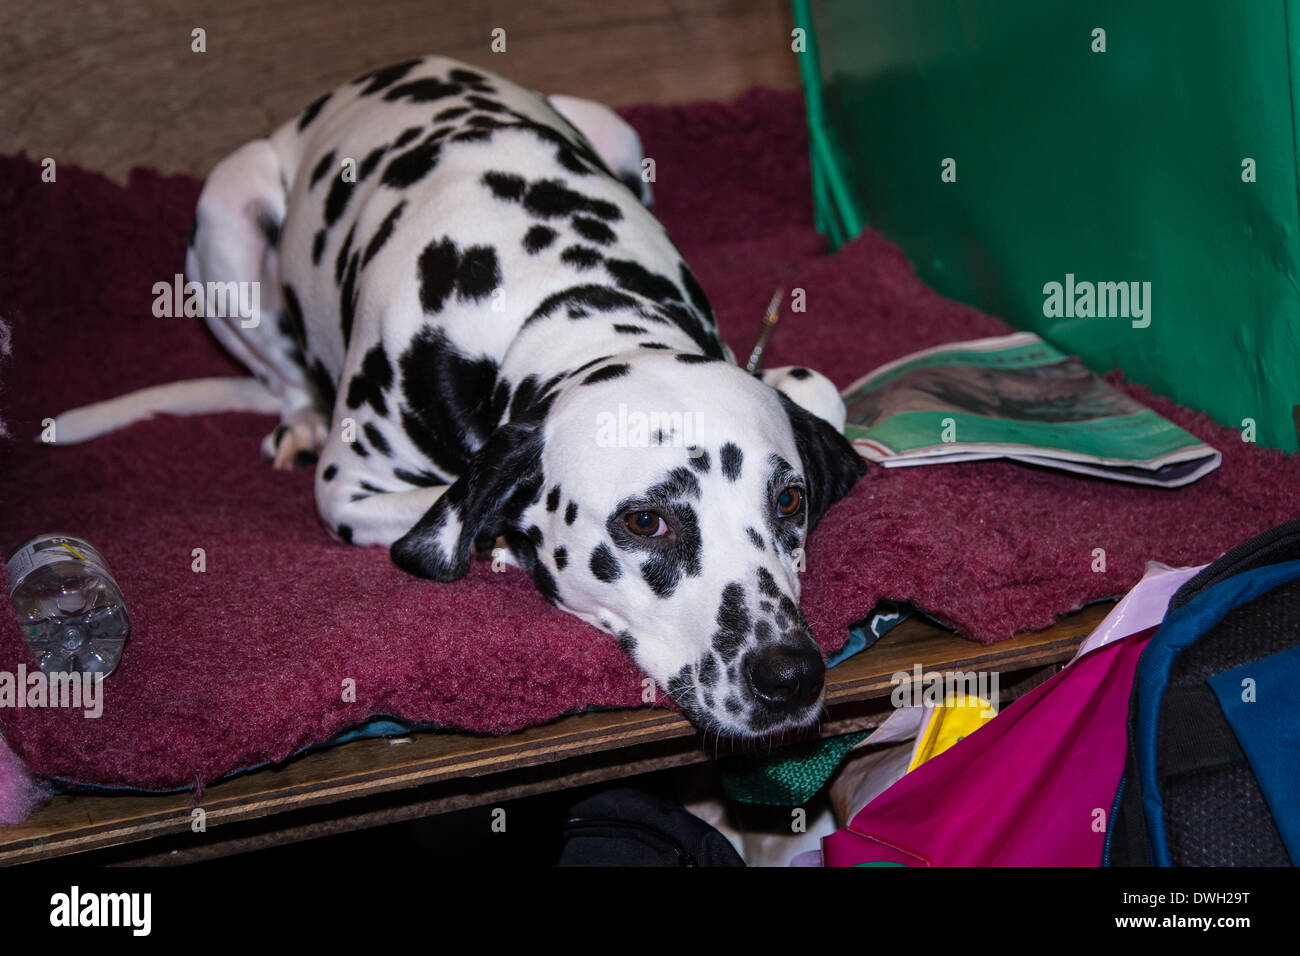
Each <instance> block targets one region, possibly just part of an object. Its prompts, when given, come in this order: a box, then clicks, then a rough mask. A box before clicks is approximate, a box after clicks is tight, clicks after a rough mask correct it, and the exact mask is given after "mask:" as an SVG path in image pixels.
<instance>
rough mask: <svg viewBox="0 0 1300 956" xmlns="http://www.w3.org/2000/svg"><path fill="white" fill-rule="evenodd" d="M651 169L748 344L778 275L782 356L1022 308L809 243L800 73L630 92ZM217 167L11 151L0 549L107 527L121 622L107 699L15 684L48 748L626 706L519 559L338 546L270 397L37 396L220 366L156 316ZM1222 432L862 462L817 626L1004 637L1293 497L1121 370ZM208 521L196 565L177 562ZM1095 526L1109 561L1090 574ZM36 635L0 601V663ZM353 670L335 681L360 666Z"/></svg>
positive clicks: (127, 773) (828, 523)
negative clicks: (264, 402)
mask: <svg viewBox="0 0 1300 956" xmlns="http://www.w3.org/2000/svg"><path fill="white" fill-rule="evenodd" d="M628 115H629V117H630V119H631V120H632V122H633V123H634V124H635V125H636V126H637V127H638V128H639V129H640V130H641V132H642V135H643V137H644V140H645V145H646V149H647V154H648V155H650V156H653V157H654V158H655V160H656V162H657V166H658V182H657V184H656V190H657V210H658V212H659V214H660V215H661V217H662V219H663V220H664V222H665V223H666V225H667V226H668V229H669V231H670V232H671V234H672V235H673V237H674V238H675V239H676V241H677V242H678V244H679V245H680V246H681V248H682V250H683V252H684V253H685V255H686V257H687V259H688V260H689V261H690V263H691V265H692V267H693V268H694V269H695V271H696V273H697V274H698V276H699V278H700V281H701V283H702V284H703V285H704V288H705V290H706V291H707V292H708V294H709V296H710V298H711V299H712V301H713V303H714V306H715V308H716V310H717V313H718V317H719V320H720V322H721V325H722V329H723V331H724V333H725V334H726V337H727V339H728V341H729V342H730V344H731V345H732V347H733V348H734V349H735V350H736V351H737V352H743V350H747V349H748V347H749V345H750V344H751V336H752V335H753V333H754V331H755V329H756V326H757V323H758V320H759V317H760V315H761V313H762V310H763V307H764V305H765V304H766V302H767V300H768V298H769V296H770V295H771V293H772V290H773V288H775V287H776V286H777V285H783V286H785V287H786V288H787V289H790V288H794V287H801V288H803V289H805V290H806V293H807V303H808V311H807V313H806V314H803V315H788V316H787V319H786V321H785V322H784V323H783V325H782V327H781V328H780V330H779V331H778V333H777V335H776V337H775V339H774V341H773V344H772V347H771V350H770V352H769V356H768V361H769V362H770V363H771V364H774V365H778V364H786V363H794V362H798V363H804V364H809V365H813V366H815V367H817V368H819V369H821V370H822V371H824V372H826V373H828V374H829V375H830V376H831V377H832V378H834V379H835V380H836V381H837V382H838V383H839V384H841V385H845V384H847V383H848V382H850V381H851V380H852V379H854V378H856V377H857V376H858V375H860V374H862V373H863V372H866V371H868V370H869V369H871V368H873V367H874V366H876V365H878V364H880V363H882V362H885V361H888V360H890V359H893V358H897V357H898V356H900V355H902V354H904V353H906V352H910V351H912V350H915V349H920V348H924V347H926V346H932V345H938V344H940V343H943V342H948V341H953V340H958V339H968V338H974V337H977V336H984V335H993V334H998V333H1002V332H1005V331H1007V329H1006V327H1005V326H1004V325H1003V324H1002V323H1001V322H999V321H997V320H996V319H992V318H989V317H988V316H985V315H981V314H980V313H978V312H976V311H974V310H973V309H969V308H966V307H964V306H961V305H957V304H955V303H952V302H949V301H947V300H945V299H943V298H941V297H940V296H938V295H936V294H934V293H933V292H930V291H929V290H927V289H926V288H924V287H923V286H922V285H921V284H920V283H919V282H918V281H917V279H916V278H915V277H914V275H913V273H912V270H911V268H910V266H909V265H908V263H907V261H906V260H905V259H904V257H903V256H902V255H901V254H900V253H899V251H898V250H897V249H896V248H894V247H893V246H892V245H890V244H889V243H888V242H886V241H885V240H883V239H881V238H880V237H878V236H876V235H871V234H868V235H866V236H864V237H863V238H861V239H859V240H858V241H856V242H854V243H852V244H851V245H849V246H847V247H846V248H845V249H843V250H842V251H841V252H840V253H839V254H838V255H835V256H831V257H823V256H822V255H821V253H822V251H823V243H822V240H821V239H820V238H819V237H818V236H817V234H816V233H815V232H814V231H813V229H812V226H811V221H812V213H811V207H810V200H809V192H810V190H809V181H808V160H807V148H806V147H807V144H806V136H805V128H804V122H803V111H802V107H801V104H800V100H799V98H798V96H797V95H793V94H776V93H771V92H762V91H758V92H752V93H750V94H748V95H746V96H744V97H742V98H741V99H739V100H738V101H737V102H735V103H731V104H699V105H693V106H688V107H681V108H671V109H665V108H638V109H633V110H630V111H628ZM198 188H199V184H198V183H197V182H196V181H194V180H192V179H190V178H187V177H180V176H175V177H163V176H159V175H156V174H154V173H150V172H138V173H137V174H136V175H135V176H134V177H133V178H132V180H131V182H130V184H129V186H128V187H127V188H126V189H121V188H119V187H117V186H115V185H113V184H111V183H110V182H108V181H106V180H104V179H102V178H100V177H99V176H96V175H93V174H90V173H85V172H81V171H79V170H76V169H72V168H68V167H66V166H61V167H60V168H59V170H58V181H57V183H55V184H45V183H42V182H41V181H40V176H39V168H38V167H37V166H36V165H34V164H32V163H30V162H28V161H26V160H24V159H14V158H4V159H0V217H2V218H0V222H2V223H3V226H4V228H3V229H0V264H3V265H0V270H3V271H0V319H3V320H4V321H5V322H6V323H7V325H8V326H9V328H10V330H11V341H10V342H6V343H5V344H6V345H10V346H11V349H12V352H11V355H10V357H9V358H8V359H5V358H4V357H3V352H4V350H3V349H0V362H3V363H4V364H3V366H0V420H3V422H4V423H5V424H6V425H7V430H8V433H9V437H8V438H3V437H0V547H3V548H4V549H5V553H6V554H7V553H8V550H9V549H11V548H13V547H15V546H17V545H18V544H20V543H21V542H22V541H24V540H25V539H26V538H27V537H29V536H30V535H33V534H36V533H38V532H42V531H51V530H66V531H69V532H73V533H76V534H80V535H83V536H85V537H86V538H88V539H89V540H90V541H92V542H93V543H95V544H96V545H97V546H98V547H99V548H100V549H101V550H102V551H103V552H104V554H105V556H106V557H107V559H108V561H109V562H110V564H111V565H112V567H113V570H114V571H115V572H116V575H117V578H118V581H119V583H120V584H121V586H122V589H123V591H124V592H125V594H126V596H127V599H128V602H129V605H130V608H131V613H132V616H133V618H134V622H135V628H134V633H133V635H132V637H131V639H130V642H129V643H128V645H127V650H126V653H125V655H124V657H123V662H122V665H121V667H120V669H119V670H118V672H117V673H116V674H115V675H114V676H113V677H112V678H110V679H109V681H108V683H107V685H106V686H105V704H104V715H103V717H102V718H100V719H98V720H88V719H85V718H84V717H83V716H82V715H81V713H80V712H61V711H57V710H26V709H24V710H0V730H3V733H4V735H5V737H6V738H7V740H8V741H9V743H10V745H11V746H12V747H13V749H14V750H15V751H16V752H17V753H18V754H19V755H20V756H22V757H23V759H25V760H26V761H27V762H28V764H29V765H30V766H31V767H32V768H33V769H34V770H35V771H36V772H38V773H40V774H44V775H48V776H57V777H61V778H65V779H70V780H76V781H81V782H84V783H97V784H106V785H129V786H135V787H144V788H165V787H174V786H184V785H189V784H194V783H198V782H206V781H212V780H214V779H216V778H219V777H221V776H222V775H224V774H226V773H228V772H230V771H232V770H235V769H239V768H244V767H248V766H252V765H256V764H259V763H263V762H266V761H278V760H282V759H283V758H285V757H287V756H289V755H290V754H292V753H293V752H294V751H296V750H298V749H300V748H301V747H303V746H305V745H307V744H310V743H312V742H316V741H321V740H325V739H327V738H329V737H331V736H333V735H334V734H336V733H337V732H338V731H340V730H341V729H343V728H345V727H348V726H350V725H353V724H356V723H359V722H361V721H363V720H364V719H366V718H367V717H369V716H370V715H372V714H379V713H387V714H395V715H400V716H402V717H405V718H407V719H409V720H412V721H419V722H431V723H436V724H439V725H443V726H447V727H456V728H463V729H468V730H473V731H484V732H490V733H503V732H507V731H511V730H515V729H518V728H521V727H524V726H526V725H529V724H534V723H538V722H542V721H546V720H550V719H552V718H554V717H557V716H559V715H561V714H564V713H566V712H569V711H573V710H575V709H580V708H583V707H586V706H589V705H597V706H633V705H637V704H639V702H640V689H641V683H640V675H639V674H638V672H637V670H636V668H635V667H633V666H632V664H631V663H629V662H628V661H627V660H626V659H625V658H624V657H623V656H622V655H621V654H620V653H619V651H618V650H617V649H616V648H615V646H614V642H613V641H612V640H611V639H609V638H607V637H605V636H603V635H601V634H599V633H598V632H596V631H594V630H592V629H590V628H588V627H587V626H585V625H583V624H581V623H580V622H578V621H577V620H576V619H574V618H571V617H569V616H567V615H565V614H563V613H561V612H560V611H557V610H555V609H554V608H552V607H550V606H549V605H548V604H546V602H545V601H543V600H542V598H541V597H540V596H539V595H538V594H537V593H536V592H535V591H534V590H533V588H532V586H531V584H530V583H529V582H528V580H527V579H526V578H525V577H524V575H523V574H521V573H518V572H514V571H512V572H510V573H507V574H492V573H491V572H490V571H489V569H488V568H487V567H486V566H484V565H481V564H480V565H477V566H475V568H474V569H473V570H472V571H471V573H470V574H469V576H468V577H467V578H466V579H465V580H463V581H461V582H458V583H456V584H451V585H439V584H434V583H431V582H428V581H424V580H418V579H416V578H412V577H408V576H406V575H404V574H403V573H401V572H400V571H398V570H397V568H395V567H393V565H392V564H390V563H389V560H388V555H387V553H386V552H384V551H382V550H361V549H355V548H349V547H345V546H343V545H340V544H335V543H333V542H332V541H331V540H330V539H329V538H328V537H327V536H326V535H325V533H324V531H323V530H322V529H321V528H320V527H319V526H318V525H317V522H316V518H315V512H314V509H313V505H312V498H311V490H312V476H311V473H310V472H309V471H303V472H298V473H288V474H286V473H283V472H276V471H273V470H271V469H270V468H269V467H267V466H265V465H263V464H262V462H261V460H260V458H259V452H258V445H259V442H260V441H261V439H262V436H263V435H265V434H266V432H268V431H269V430H270V429H271V427H272V426H273V424H274V423H273V421H272V420H271V419H270V418H266V417H262V416H255V415H218V416H211V417H206V418H195V419H179V418H171V417H163V418H160V419H157V420H155V421H151V422H147V423H143V424H139V425H136V426H134V427H131V428H129V429H127V430H124V431H121V432H118V433H116V434H113V435H110V436H107V437H105V438H101V439H99V440H97V441H94V442H92V443H90V444H87V445H82V446H78V447H72V448H65V449H60V448H54V449H51V448H43V447H38V446H36V445H34V444H32V438H33V436H35V435H36V434H37V432H38V430H39V422H40V421H41V419H43V418H46V417H49V416H52V415H54V414H56V413H57V412H59V411H62V410H65V409H67V408H69V407H71V406H74V405H80V404H83V403H85V402H89V401H94V400H98V399H103V398H108V397H110V396H113V395H118V394H120V393H122V392H125V391H127V390H129V389H134V388H138V387H141V386H145V385H152V384H156V383H160V382H168V381H173V380H176V379H183V378H191V377H195V376H201V375H213V374H218V375H220V374H232V373H235V372H236V369H235V367H234V366H233V364H232V363H231V362H230V361H229V360H227V359H226V358H224V357H223V355H222V354H221V353H220V352H219V351H218V348H217V346H216V345H215V343H214V342H213V341H212V340H211V339H210V338H209V337H208V334H207V332H206V330H205V329H204V328H203V327H202V325H201V324H200V323H199V321H198V320H193V319H190V320H187V319H156V318H153V317H152V314H151V308H150V307H151V304H152V300H153V296H152V291H151V290H152V286H153V283H154V282H156V281H159V280H160V279H170V277H171V276H172V274H173V273H174V272H176V271H178V270H179V269H180V267H181V263H182V257H183V250H184V246H185V241H186V238H187V236H188V233H189V228H190V223H191V216H192V213H193V207H194V201H195V197H196V195H197V192H198ZM1131 391H1132V392H1133V393H1134V394H1135V395H1137V396H1138V397H1139V398H1140V399H1141V400H1143V401H1146V402H1148V403H1149V404H1151V405H1152V406H1153V407H1155V408H1156V409H1157V410H1158V411H1160V412H1161V413H1163V414H1165V415H1167V416H1169V417H1170V418H1172V419H1174V420H1175V421H1177V422H1178V423H1179V424H1181V425H1183V426H1184V427H1185V428H1188V429H1189V430H1190V431H1192V432H1194V433H1195V434H1197V435H1199V436H1200V437H1202V438H1204V439H1206V440H1208V441H1210V442H1211V443H1213V444H1214V445H1215V446H1216V447H1218V448H1220V449H1221V450H1222V452H1223V467H1222V469H1221V470H1219V471H1218V472H1216V473H1215V474H1213V475H1211V476H1210V477H1208V478H1206V479H1203V480H1202V481H1201V482H1199V483H1197V484H1196V485H1193V486H1192V487H1190V488H1185V489H1182V490H1179V491H1162V490H1159V489H1151V488H1140V487H1129V486H1124V485H1119V484H1113V483H1109V482H1105V481H1101V480H1095V479H1088V478H1080V477H1073V476H1069V475H1066V474H1063V473H1054V472H1049V471H1045V470H1036V469H1033V468H1029V467H1023V466H1018V465H1014V464H1007V463H976V464H964V465H950V466H939V467H933V468H912V469H903V470H899V471H893V472H886V471H884V470H881V469H874V468H873V470H872V471H871V472H870V473H869V474H868V476H867V477H866V478H865V479H863V481H862V482H861V483H860V484H859V485H858V487H857V488H856V490H855V491H854V492H853V494H852V495H851V496H850V497H849V498H848V499H847V500H846V501H845V502H844V503H842V504H840V505H839V506H838V507H836V508H835V509H834V510H833V511H832V512H831V514H830V515H829V517H828V518H827V519H826V520H825V522H824V523H823V524H822V526H821V527H820V528H819V530H818V531H817V533H816V535H815V536H814V538H813V540H812V542H811V547H810V550H809V562H808V571H807V576H806V578H805V581H806V585H805V600H804V604H805V609H806V612H807V615H808V618H809V620H810V621H811V622H812V624H813V626H814V628H815V629H816V630H817V633H818V635H819V637H820V639H821V641H822V644H823V646H824V647H825V648H826V649H828V650H831V649H835V648H837V647H839V646H840V645H841V644H842V643H843V641H844V639H845V637H846V630H845V629H846V626H847V625H849V624H850V623H852V622H854V621H856V620H857V619H859V618H861V617H862V616H863V615H864V614H865V613H866V612H867V611H868V610H869V609H870V608H871V607H872V606H873V605H874V604H875V603H876V602H877V600H879V599H881V598H896V599H910V600H912V601H914V602H915V603H916V604H917V605H919V606H920V607H921V608H922V609H923V610H925V611H926V612H928V613H929V614H931V615H932V616H934V617H937V618H939V619H942V620H944V621H947V622H950V623H951V624H952V625H953V626H955V627H957V628H958V629H959V630H960V631H961V632H962V633H964V634H967V635H969V636H971V637H973V638H975V639H976V640H980V641H985V642H991V641H996V640H1000V639H1002V638H1006V637H1009V636H1011V634H1012V632H1014V631H1016V630H1020V629H1024V628H1037V627H1042V626H1045V625H1047V624H1050V623H1051V622H1052V620H1053V619H1054V618H1055V617H1056V616H1057V615H1059V614H1062V613H1064V612H1067V611H1070V610H1072V609H1075V608H1078V607H1080V606H1081V605H1083V604H1084V603H1086V602H1088V601H1091V600H1094V599H1096V598H1101V597H1106V596H1109V595H1116V594H1119V593H1121V592H1123V591H1125V590H1126V589H1127V588H1128V587H1130V586H1131V585H1132V584H1133V583H1134V582H1136V581H1137V580H1138V578H1139V577H1140V575H1141V572H1142V569H1143V566H1144V563H1145V562H1146V561H1147V560H1148V559H1151V558H1155V559H1159V560H1161V561H1165V562H1168V563H1172V564H1188V563H1200V562H1206V561H1209V560H1211V559H1213V558H1214V557H1216V556H1217V555H1218V554H1219V553H1220V552H1222V551H1224V550H1225V549H1226V548H1228V547H1229V546H1231V545H1233V544H1236V543H1237V542H1240V541H1242V540H1244V539H1246V538H1248V537H1250V536H1252V535H1254V534H1256V533H1257V532H1259V531H1262V530H1264V529H1265V528H1268V527H1270V526H1272V525H1275V524H1278V523H1280V522H1282V521H1283V520H1285V519H1288V518H1294V517H1296V513H1297V508H1296V504H1295V503H1296V502H1300V461H1296V460H1291V459H1288V458H1287V457H1285V456H1284V455H1282V454H1281V453H1279V452H1274V451H1267V450H1263V449H1259V448H1256V447H1254V446H1250V445H1245V444H1243V443H1242V442H1241V441H1240V440H1239V439H1238V438H1237V435H1236V433H1235V432H1234V431H1233V430H1231V429H1227V428H1220V427H1217V426H1215V425H1213V424H1211V423H1210V422H1209V421H1208V420H1207V419H1206V418H1204V417H1203V416H1198V415H1196V414H1193V413H1192V412H1189V411H1187V410H1185V409H1181V408H1178V407H1176V406H1174V405H1173V404H1171V403H1169V402H1167V401H1164V400H1162V399H1158V398H1153V397H1152V396H1150V395H1149V394H1148V393H1146V392H1145V391H1141V390H1138V389H1132V390H1131ZM195 548H203V549H204V550H205V552H206V561H207V571H206V572H205V573H202V574H199V573H195V572H194V571H192V570H191V563H192V561H193V558H192V557H191V554H192V552H193V550H194V549H195ZM1094 548H1104V549H1105V551H1106V571H1105V573H1100V574H1098V573H1093V572H1092V571H1091V570H1090V567H1091V564H1092V561H1093V549H1094ZM26 659H27V655H26V649H25V647H24V645H23V643H22V639H21V636H20V633H19V631H18V629H17V627H16V626H15V625H14V623H13V622H12V620H10V618H9V616H8V615H7V614H6V615H3V620H2V621H0V670H7V671H15V670H16V668H17V666H18V664H19V663H20V662H22V661H24V660H26ZM345 679H351V680H353V681H355V686H356V701H355V702H354V703H352V702H345V701H344V700H343V699H342V697H343V694H342V687H343V681H344V680H345Z"/></svg>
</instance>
